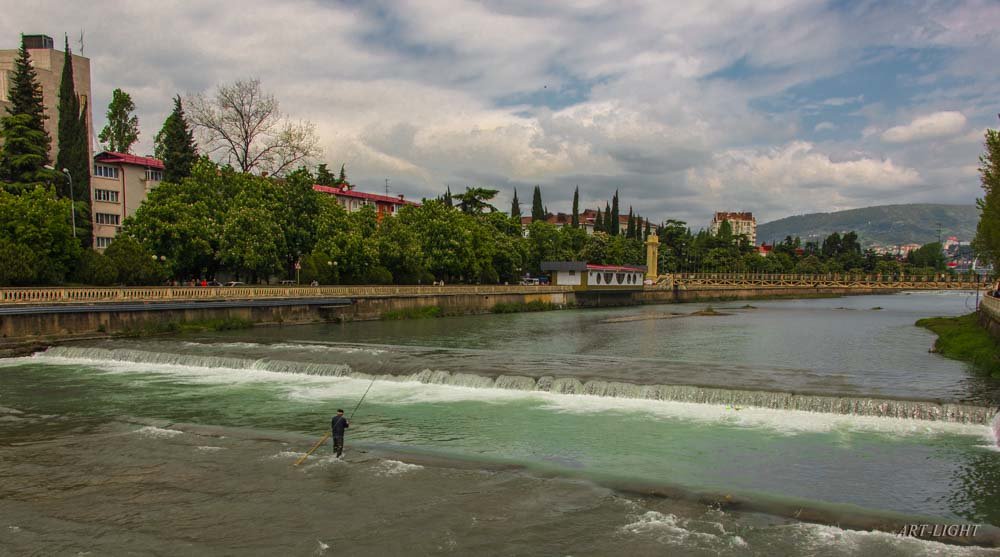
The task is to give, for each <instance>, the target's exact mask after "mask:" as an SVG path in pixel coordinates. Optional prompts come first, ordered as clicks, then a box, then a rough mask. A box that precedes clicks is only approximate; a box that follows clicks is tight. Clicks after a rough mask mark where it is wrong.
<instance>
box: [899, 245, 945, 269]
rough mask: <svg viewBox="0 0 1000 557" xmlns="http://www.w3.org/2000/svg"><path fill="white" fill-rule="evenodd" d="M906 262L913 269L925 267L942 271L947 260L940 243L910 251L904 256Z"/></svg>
mask: <svg viewBox="0 0 1000 557" xmlns="http://www.w3.org/2000/svg"><path fill="white" fill-rule="evenodd" d="M906 262H907V263H909V264H910V265H913V266H915V267H927V268H931V269H934V270H935V271H944V270H945V269H946V268H947V260H946V259H945V256H944V249H943V248H942V246H941V243H940V242H932V243H930V244H924V245H922V246H920V247H919V248H917V249H915V250H913V251H911V252H910V253H908V254H907V256H906Z"/></svg>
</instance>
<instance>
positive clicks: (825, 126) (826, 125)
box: [813, 122, 837, 132]
mask: <svg viewBox="0 0 1000 557" xmlns="http://www.w3.org/2000/svg"><path fill="white" fill-rule="evenodd" d="M835 129H837V124H834V123H833V122H820V123H818V124H816V127H814V128H813V131H815V132H821V131H826V130H830V131H832V130H835Z"/></svg>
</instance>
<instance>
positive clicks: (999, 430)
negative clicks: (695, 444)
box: [35, 346, 1000, 444]
mask: <svg viewBox="0 0 1000 557" xmlns="http://www.w3.org/2000/svg"><path fill="white" fill-rule="evenodd" d="M35 357H36V358H40V359H43V360H44V359H46V358H68V359H82V360H91V361H97V362H129V363H140V364H153V365H174V366H191V367H203V368H229V369H253V370H262V371H268V372H275V373H297V374H306V375H322V376H332V377H351V378H355V379H372V378H378V379H381V380H384V381H395V382H403V381H412V382H419V383H425V384H431V385H450V386H455V387H467V388H476V389H506V390H517V391H536V392H537V391H542V392H552V393H559V394H566V395H590V396H600V397H612V398H633V399H650V400H664V401H677V402H690V403H699V404H713V405H725V406H747V407H759V408H771V409H777V410H801V411H808V412H822V413H832V414H854V415H862V416H880V417H888V418H906V419H915V420H931V421H947V422H960V423H974V424H982V425H991V426H992V428H993V431H994V434H995V436H996V438H997V442H998V444H1000V413H997V409H996V408H988V407H985V406H974V405H966V404H957V403H938V402H934V401H923V400H893V399H880V398H870V397H859V396H826V395H809V394H795V393H788V392H780V391H763V390H737V389H724V388H715V387H696V386H691V385H643V384H634V383H626V382H620V381H605V380H600V379H590V380H587V381H581V380H580V379H578V378H575V377H551V376H544V377H540V378H537V379H536V378H533V377H525V376H519V375H500V376H498V377H489V376H484V375H476V374H471V373H452V372H448V371H442V370H431V369H424V370H422V371H420V372H417V373H414V374H409V375H391V374H371V373H363V372H360V371H356V370H353V369H352V368H351V367H350V366H348V365H346V364H328V363H311V362H294V361H285V360H271V359H259V360H253V359H243V358H229V357H218V356H200V355H191V354H172V353H160V352H149V351H143V350H131V349H106V348H87V347H74V346H57V347H53V348H50V349H48V350H47V351H45V352H42V353H40V354H36V356H35Z"/></svg>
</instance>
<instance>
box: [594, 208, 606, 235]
mask: <svg viewBox="0 0 1000 557" xmlns="http://www.w3.org/2000/svg"><path fill="white" fill-rule="evenodd" d="M594 232H606V230H604V217H603V216H601V209H600V208H598V209H597V217H596V218H594Z"/></svg>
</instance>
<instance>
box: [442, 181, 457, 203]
mask: <svg viewBox="0 0 1000 557" xmlns="http://www.w3.org/2000/svg"><path fill="white" fill-rule="evenodd" d="M442 201H444V202H445V203H446V204H447V205H448V206H449V207H454V206H455V202H454V201H452V200H451V186H448V191H446V192H444V199H443V200H442Z"/></svg>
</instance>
